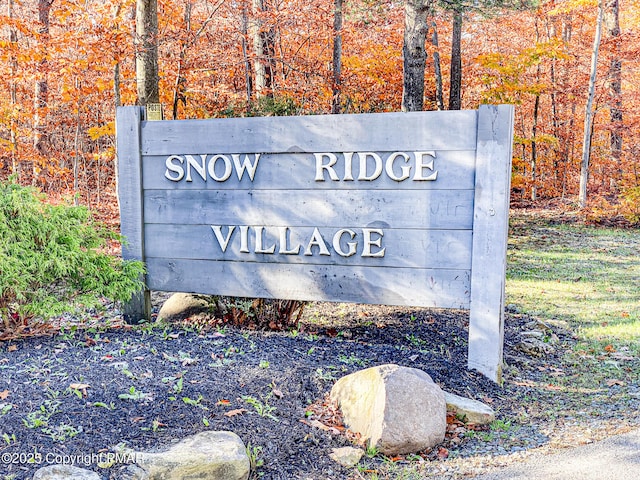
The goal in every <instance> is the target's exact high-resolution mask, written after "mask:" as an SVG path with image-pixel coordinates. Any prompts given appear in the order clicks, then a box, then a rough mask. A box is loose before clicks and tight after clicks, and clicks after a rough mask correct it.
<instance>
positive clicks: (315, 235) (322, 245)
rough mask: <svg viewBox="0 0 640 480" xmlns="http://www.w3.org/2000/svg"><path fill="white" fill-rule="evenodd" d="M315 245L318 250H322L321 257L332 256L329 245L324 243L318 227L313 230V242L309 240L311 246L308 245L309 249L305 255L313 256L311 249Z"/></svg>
mask: <svg viewBox="0 0 640 480" xmlns="http://www.w3.org/2000/svg"><path fill="white" fill-rule="evenodd" d="M314 245H317V246H318V248H319V249H320V255H331V253H330V252H329V249H328V248H327V244H326V243H324V239H323V238H322V235H320V231H319V230H318V227H315V228H314V229H313V235H311V240H309V244H308V245H307V248H306V249H305V251H304V254H305V255H313V252H312V251H311V247H313V246H314Z"/></svg>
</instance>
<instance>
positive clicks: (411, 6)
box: [402, 0, 431, 112]
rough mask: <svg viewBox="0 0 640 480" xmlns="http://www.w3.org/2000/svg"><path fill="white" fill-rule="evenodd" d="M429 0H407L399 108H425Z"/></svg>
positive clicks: (415, 109)
mask: <svg viewBox="0 0 640 480" xmlns="http://www.w3.org/2000/svg"><path fill="white" fill-rule="evenodd" d="M430 5H431V1H430V0H407V2H406V6H405V16H404V43H403V46H402V56H403V70H404V71H403V88H402V111H404V112H414V111H420V110H422V109H423V108H424V70H425V66H426V63H427V52H426V50H425V41H426V38H427V31H428V27H427V12H428V11H429V8H430Z"/></svg>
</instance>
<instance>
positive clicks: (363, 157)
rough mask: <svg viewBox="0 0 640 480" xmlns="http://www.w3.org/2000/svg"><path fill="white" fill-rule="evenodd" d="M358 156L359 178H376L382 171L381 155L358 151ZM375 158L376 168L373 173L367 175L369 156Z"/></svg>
mask: <svg viewBox="0 0 640 480" xmlns="http://www.w3.org/2000/svg"><path fill="white" fill-rule="evenodd" d="M358 156H359V157H360V172H359V173H358V180H369V181H371V180H375V179H376V178H378V177H379V176H380V174H381V173H382V159H381V158H380V155H378V154H377V153H373V152H363V153H361V152H358ZM368 157H371V158H373V160H374V162H375V169H374V170H373V173H372V174H371V175H369V176H367V158H368Z"/></svg>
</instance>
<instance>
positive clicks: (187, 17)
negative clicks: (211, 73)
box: [172, 2, 193, 120]
mask: <svg viewBox="0 0 640 480" xmlns="http://www.w3.org/2000/svg"><path fill="white" fill-rule="evenodd" d="M192 8H193V4H192V3H191V2H187V3H186V4H185V6H184V26H185V31H186V32H189V31H190V30H191V9H192ZM186 55H187V42H186V40H185V41H183V42H181V45H180V54H179V55H178V73H177V74H176V84H175V87H174V89H173V108H172V111H173V113H172V118H173V119H174V120H176V119H177V118H178V104H179V103H180V102H182V105H184V106H186V105H187V99H186V92H185V90H186V81H187V80H186V78H185V77H184V73H183V64H184V61H185V57H186Z"/></svg>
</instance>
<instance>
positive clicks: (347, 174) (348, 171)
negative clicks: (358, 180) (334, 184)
mask: <svg viewBox="0 0 640 480" xmlns="http://www.w3.org/2000/svg"><path fill="white" fill-rule="evenodd" d="M352 159H353V152H345V153H344V177H343V179H342V180H353V172H352V164H353V162H352Z"/></svg>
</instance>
